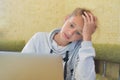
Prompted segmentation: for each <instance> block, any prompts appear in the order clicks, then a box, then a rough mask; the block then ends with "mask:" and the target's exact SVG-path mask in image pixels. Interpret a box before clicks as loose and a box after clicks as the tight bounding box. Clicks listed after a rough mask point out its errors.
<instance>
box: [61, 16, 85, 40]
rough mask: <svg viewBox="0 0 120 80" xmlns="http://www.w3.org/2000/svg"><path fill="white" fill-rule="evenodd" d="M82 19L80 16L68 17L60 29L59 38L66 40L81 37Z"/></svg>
mask: <svg viewBox="0 0 120 80" xmlns="http://www.w3.org/2000/svg"><path fill="white" fill-rule="evenodd" d="M83 25H84V22H83V19H82V17H81V16H72V17H69V18H68V19H67V20H66V21H65V23H64V24H63V27H62V29H61V31H60V38H61V39H62V40H63V41H66V42H72V41H77V40H80V39H82V29H83Z"/></svg>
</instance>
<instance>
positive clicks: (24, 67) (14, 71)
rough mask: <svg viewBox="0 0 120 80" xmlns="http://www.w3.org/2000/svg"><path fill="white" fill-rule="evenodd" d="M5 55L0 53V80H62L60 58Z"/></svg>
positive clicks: (16, 54) (18, 54) (52, 56)
mask: <svg viewBox="0 0 120 80" xmlns="http://www.w3.org/2000/svg"><path fill="white" fill-rule="evenodd" d="M6 53H7V52H5V53H4V52H1V53H0V80H63V66H62V58H61V57H60V56H57V55H52V54H49V55H43V54H42V55H32V54H21V53H19V52H18V53H13V54H9V52H8V54H6Z"/></svg>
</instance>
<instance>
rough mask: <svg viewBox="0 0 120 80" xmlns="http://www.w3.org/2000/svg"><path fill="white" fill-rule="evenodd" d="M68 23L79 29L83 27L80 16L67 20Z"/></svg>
mask: <svg viewBox="0 0 120 80" xmlns="http://www.w3.org/2000/svg"><path fill="white" fill-rule="evenodd" d="M69 21H70V22H72V23H73V24H74V25H76V26H79V27H81V28H82V27H83V25H84V21H83V18H82V17H81V16H72V17H70V18H69Z"/></svg>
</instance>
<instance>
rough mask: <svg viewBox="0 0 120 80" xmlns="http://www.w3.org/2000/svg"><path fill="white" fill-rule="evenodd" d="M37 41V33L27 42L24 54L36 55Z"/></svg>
mask: <svg viewBox="0 0 120 80" xmlns="http://www.w3.org/2000/svg"><path fill="white" fill-rule="evenodd" d="M36 40H37V33H36V34H35V35H34V36H33V37H32V38H31V39H30V40H29V41H28V42H27V44H26V45H25V47H24V48H23V50H22V53H35V52H36V50H35V42H36Z"/></svg>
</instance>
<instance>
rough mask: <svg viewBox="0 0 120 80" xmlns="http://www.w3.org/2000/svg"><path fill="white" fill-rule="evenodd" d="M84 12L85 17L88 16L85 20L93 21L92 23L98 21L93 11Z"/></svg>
mask: <svg viewBox="0 0 120 80" xmlns="http://www.w3.org/2000/svg"><path fill="white" fill-rule="evenodd" d="M84 14H85V15H83V16H84V18H86V19H85V20H86V21H87V22H92V23H94V22H96V20H97V19H96V17H95V16H94V15H93V14H92V13H90V12H84Z"/></svg>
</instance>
